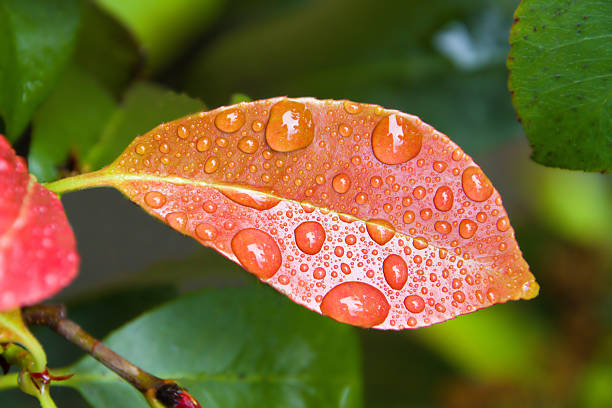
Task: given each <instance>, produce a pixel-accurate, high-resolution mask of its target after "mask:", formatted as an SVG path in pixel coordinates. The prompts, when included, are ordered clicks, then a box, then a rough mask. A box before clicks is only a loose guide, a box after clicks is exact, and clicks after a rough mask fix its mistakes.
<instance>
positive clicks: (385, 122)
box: [372, 113, 423, 164]
mask: <svg viewBox="0 0 612 408" xmlns="http://www.w3.org/2000/svg"><path fill="white" fill-rule="evenodd" d="M422 137H423V136H422V134H421V132H420V130H419V129H418V128H417V127H416V126H415V125H414V124H413V123H412V121H410V120H409V119H407V118H405V117H402V116H399V115H397V114H395V113H394V114H391V115H389V116H386V117H384V118H383V119H381V120H380V122H378V124H377V125H376V128H374V131H373V132H372V150H373V151H374V155H375V156H376V158H377V159H378V160H380V161H381V162H383V163H385V164H400V163H404V162H406V161H408V160H410V159H412V158H414V157H416V156H417V155H418V154H419V152H420V151H421V144H422Z"/></svg>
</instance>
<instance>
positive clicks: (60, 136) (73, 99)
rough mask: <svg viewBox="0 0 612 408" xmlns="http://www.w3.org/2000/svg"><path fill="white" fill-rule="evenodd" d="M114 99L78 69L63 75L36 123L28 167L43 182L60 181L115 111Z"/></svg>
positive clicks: (37, 115) (94, 139) (87, 150)
mask: <svg viewBox="0 0 612 408" xmlns="http://www.w3.org/2000/svg"><path fill="white" fill-rule="evenodd" d="M115 105H116V104H115V101H114V99H113V97H112V95H111V94H110V93H109V92H108V91H107V90H106V89H104V88H102V87H101V86H100V84H98V82H96V81H95V80H94V79H93V78H92V77H91V75H89V74H87V73H85V72H83V71H81V70H80V69H78V68H76V67H72V68H71V69H68V70H67V71H66V72H64V74H63V75H62V78H61V79H60V81H59V83H58V85H57V86H56V88H55V89H54V91H53V92H52V93H51V95H50V96H49V98H48V99H47V100H46V101H45V102H44V103H43V104H42V105H41V107H40V109H39V110H38V111H37V112H36V115H35V116H34V120H33V132H32V142H31V145H30V153H29V156H28V163H29V168H30V172H31V173H33V174H34V175H35V176H36V177H37V178H38V179H39V180H40V181H49V180H54V179H56V178H57V177H58V166H60V165H61V164H63V163H65V162H66V161H67V160H68V157H69V156H72V158H73V159H75V160H76V162H77V164H78V163H79V162H80V160H81V158H82V157H83V155H84V154H85V153H87V152H89V150H90V149H91V148H92V146H93V145H94V144H95V143H96V142H97V141H98V139H99V138H100V134H101V133H102V130H103V129H104V127H105V125H106V123H107V122H108V120H109V119H110V117H111V115H112V114H113V112H114V111H115Z"/></svg>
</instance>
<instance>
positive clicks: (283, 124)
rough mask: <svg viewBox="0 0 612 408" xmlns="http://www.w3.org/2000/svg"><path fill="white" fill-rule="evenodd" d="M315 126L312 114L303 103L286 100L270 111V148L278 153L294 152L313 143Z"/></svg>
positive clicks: (267, 128) (267, 135)
mask: <svg viewBox="0 0 612 408" xmlns="http://www.w3.org/2000/svg"><path fill="white" fill-rule="evenodd" d="M314 134H315V125H314V122H313V121H312V112H311V111H310V109H308V108H307V107H306V105H305V104H303V103H301V102H295V101H291V100H289V99H284V100H282V101H280V102H277V103H276V104H275V105H274V106H273V107H272V109H271V110H270V119H269V121H268V125H267V127H266V141H267V143H268V146H270V147H271V148H272V149H273V150H276V151H277V152H292V151H295V150H299V149H303V148H305V147H306V146H308V145H310V144H311V143H312V140H313V139H314Z"/></svg>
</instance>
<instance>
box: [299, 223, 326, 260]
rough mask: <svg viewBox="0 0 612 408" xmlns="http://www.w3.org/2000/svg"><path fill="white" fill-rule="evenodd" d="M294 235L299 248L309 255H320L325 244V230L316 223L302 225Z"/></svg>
mask: <svg viewBox="0 0 612 408" xmlns="http://www.w3.org/2000/svg"><path fill="white" fill-rule="evenodd" d="M294 235H295V243H296V245H297V246H298V248H299V249H300V250H301V251H302V252H304V253H305V254H308V255H315V254H317V253H319V251H321V248H322V247H323V243H324V242H325V229H324V228H323V226H322V225H321V224H319V223H318V222H316V221H306V222H303V223H301V224H300V225H298V226H297V227H296V229H295V231H294Z"/></svg>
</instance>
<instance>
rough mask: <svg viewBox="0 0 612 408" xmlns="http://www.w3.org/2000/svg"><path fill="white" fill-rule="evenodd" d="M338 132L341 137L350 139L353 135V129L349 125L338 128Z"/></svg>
mask: <svg viewBox="0 0 612 408" xmlns="http://www.w3.org/2000/svg"><path fill="white" fill-rule="evenodd" d="M338 132H339V133H340V135H341V136H344V137H348V136H350V135H351V134H352V133H353V128H352V127H350V126H349V125H346V124H343V125H340V127H339V128H338Z"/></svg>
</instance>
